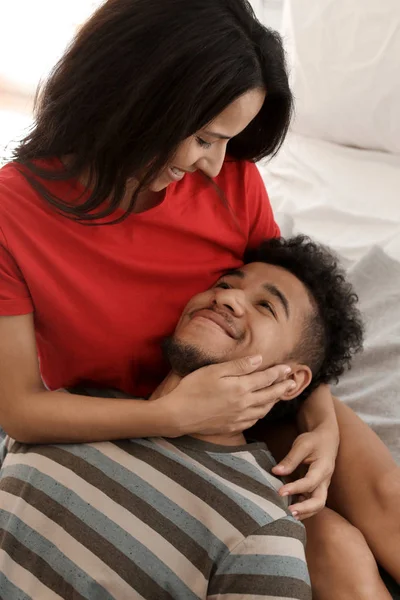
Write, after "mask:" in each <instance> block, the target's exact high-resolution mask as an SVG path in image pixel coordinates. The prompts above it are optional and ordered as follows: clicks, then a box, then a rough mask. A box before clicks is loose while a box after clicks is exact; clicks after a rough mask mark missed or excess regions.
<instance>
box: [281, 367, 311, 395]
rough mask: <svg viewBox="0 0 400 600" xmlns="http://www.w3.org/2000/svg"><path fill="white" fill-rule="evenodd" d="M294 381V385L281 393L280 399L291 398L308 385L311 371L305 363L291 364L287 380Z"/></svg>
mask: <svg viewBox="0 0 400 600" xmlns="http://www.w3.org/2000/svg"><path fill="white" fill-rule="evenodd" d="M290 379H291V380H292V381H294V383H295V384H296V387H295V388H293V389H292V390H289V391H288V392H286V394H283V396H282V398H281V400H293V398H296V397H297V396H299V395H300V394H301V392H302V391H303V390H304V389H305V388H306V387H307V386H309V385H310V383H311V380H312V373H311V369H310V367H307V365H292V373H291V375H290V376H289V377H288V380H290Z"/></svg>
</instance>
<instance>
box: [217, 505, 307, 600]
mask: <svg viewBox="0 0 400 600" xmlns="http://www.w3.org/2000/svg"><path fill="white" fill-rule="evenodd" d="M304 545H305V531H304V527H303V526H302V525H301V524H300V523H299V522H298V521H296V520H295V519H293V518H292V517H289V516H286V517H283V518H282V519H279V520H278V521H274V522H273V523H268V525H265V526H264V527H261V528H260V529H258V530H257V531H256V532H255V533H253V534H252V535H250V536H248V537H247V538H245V539H244V540H243V541H242V542H241V543H240V544H238V545H237V546H236V547H235V548H234V549H233V550H232V551H231V552H230V553H229V555H228V556H227V557H226V558H225V559H224V560H223V562H222V563H221V564H220V566H219V567H218V569H217V571H216V573H215V575H214V577H213V578H212V579H211V581H210V585H209V589H208V595H207V600H217V599H218V600H234V599H237V598H241V600H250V599H251V598H255V597H256V596H260V597H272V598H275V597H283V598H292V599H293V600H311V597H312V596H311V586H310V579H309V575H308V570H307V564H306V559H305V551H304Z"/></svg>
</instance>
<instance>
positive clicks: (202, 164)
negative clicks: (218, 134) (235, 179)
mask: <svg viewBox="0 0 400 600" xmlns="http://www.w3.org/2000/svg"><path fill="white" fill-rule="evenodd" d="M207 152H208V154H207V155H206V156H203V157H202V158H201V159H200V160H199V161H198V162H197V168H198V169H200V171H203V173H205V174H206V175H208V177H212V178H213V177H217V175H219V173H220V171H221V169H222V165H223V164H224V160H225V155H226V146H220V147H215V148H212V149H210V150H208V151H207Z"/></svg>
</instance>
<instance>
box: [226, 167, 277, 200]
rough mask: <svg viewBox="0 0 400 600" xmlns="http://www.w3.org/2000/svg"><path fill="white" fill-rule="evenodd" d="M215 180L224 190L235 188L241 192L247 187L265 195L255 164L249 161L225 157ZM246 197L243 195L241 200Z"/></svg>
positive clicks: (246, 189)
mask: <svg viewBox="0 0 400 600" xmlns="http://www.w3.org/2000/svg"><path fill="white" fill-rule="evenodd" d="M215 181H216V183H217V185H219V186H221V188H223V189H224V190H229V189H232V190H234V189H236V190H240V191H242V192H243V191H248V190H249V189H259V190H260V191H261V192H263V193H265V195H267V193H266V189H265V186H264V182H263V180H262V177H261V175H260V172H259V170H258V168H257V166H256V165H255V164H254V163H252V162H249V161H245V160H234V159H231V158H229V157H227V158H226V160H225V162H224V164H223V166H222V169H221V172H220V173H219V175H218V176H217V177H216V178H215ZM246 199H247V195H246V196H244V197H243V200H246Z"/></svg>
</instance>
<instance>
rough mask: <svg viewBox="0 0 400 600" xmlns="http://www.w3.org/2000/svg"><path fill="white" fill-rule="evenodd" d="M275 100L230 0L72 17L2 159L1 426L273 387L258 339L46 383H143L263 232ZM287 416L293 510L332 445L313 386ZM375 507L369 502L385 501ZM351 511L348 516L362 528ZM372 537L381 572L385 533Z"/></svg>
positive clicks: (208, 406)
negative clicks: (189, 358) (176, 376)
mask: <svg viewBox="0 0 400 600" xmlns="http://www.w3.org/2000/svg"><path fill="white" fill-rule="evenodd" d="M291 110H292V96H291V93H290V89H289V86H288V81H287V74H286V70H285V64H284V55H283V51H282V46H281V42H280V39H279V37H278V36H277V35H276V34H273V33H271V32H270V31H267V30H265V29H264V28H263V27H262V26H261V25H260V24H259V23H258V22H257V21H256V20H255V18H254V16H253V14H252V12H251V10H250V9H249V7H248V5H247V3H245V2H244V1H243V0H190V2H187V0H169V2H162V1H161V0H109V1H108V2H106V3H105V5H104V6H103V7H101V8H100V9H99V10H98V11H97V13H95V15H94V16H93V17H92V18H91V19H90V20H89V21H88V23H87V24H86V25H85V26H84V27H83V28H82V30H81V31H80V32H79V34H78V36H77V38H76V39H75V40H74V42H73V43H72V45H71V46H70V48H69V49H68V51H67V53H66V54H65V56H64V57H63V58H62V59H61V61H60V62H59V64H58V65H57V66H56V68H55V70H54V71H53V73H52V75H51V76H50V78H49V80H48V82H47V84H46V86H45V87H44V89H43V90H42V92H41V94H40V97H39V104H38V109H37V117H36V123H35V125H34V127H33V129H32V131H31V133H30V134H29V135H28V136H27V138H26V139H25V140H24V141H23V142H22V143H21V145H20V146H19V147H18V148H17V150H16V152H15V162H14V163H10V164H9V165H7V166H6V167H4V169H3V170H2V171H1V175H0V213H1V214H0V226H1V233H0V236H1V249H0V282H1V283H0V314H1V315H3V316H2V317H0V423H1V425H2V426H3V428H4V429H5V431H6V432H7V433H8V434H9V435H10V436H11V437H13V438H15V439H18V440H20V441H22V442H27V443H55V442H77V441H78V442H85V441H95V440H99V441H101V440H110V439H118V438H127V437H140V436H150V435H164V436H171V437H172V436H179V435H182V434H184V433H195V432H198V433H200V432H206V431H208V432H210V431H224V430H227V429H228V430H230V431H232V430H238V431H239V430H244V429H246V428H248V427H249V426H250V425H252V424H253V423H254V422H255V421H256V420H257V419H258V418H260V417H261V416H263V415H265V414H266V412H268V410H269V408H270V406H271V404H273V403H274V402H276V401H277V400H278V399H279V398H280V396H281V395H282V394H283V393H284V392H285V391H286V389H287V388H288V387H289V386H290V383H291V382H290V376H289V377H288V373H287V367H286V366H285V365H280V366H277V367H275V368H273V369H270V370H268V371H266V372H257V366H258V365H259V362H258V360H257V357H249V359H248V360H247V361H243V362H241V363H232V364H224V365H219V366H218V367H217V368H214V369H213V371H212V372H211V371H210V370H208V369H207V368H205V369H202V370H200V371H198V372H197V373H196V374H194V375H192V376H191V380H190V382H189V383H188V382H187V381H185V380H183V382H182V383H181V385H180V386H178V388H177V390H176V391H175V392H174V393H172V394H170V395H168V396H165V397H164V398H161V399H159V400H158V401H157V402H154V403H148V402H145V401H144V400H131V401H126V400H116V399H110V400H108V399H104V398H103V399H102V398H86V397H80V396H73V397H71V396H69V395H66V394H64V393H63V392H62V390H61V388H64V387H68V386H73V385H75V384H77V383H82V382H85V381H86V382H95V383H96V384H97V385H101V386H105V387H109V388H110V387H111V388H112V387H113V388H120V389H121V390H123V391H124V392H126V393H130V394H134V395H135V396H139V397H142V398H144V397H145V396H146V395H148V394H149V392H150V391H151V390H152V389H153V388H154V387H156V385H157V383H158V382H159V381H160V380H161V379H162V377H163V375H164V373H165V371H164V370H165V365H164V363H163V360H162V356H161V354H160V353H159V350H158V348H159V343H160V340H161V339H162V338H163V337H164V336H165V335H167V334H168V333H169V332H170V330H171V329H172V327H173V324H174V323H175V321H176V319H177V316H178V315H179V314H180V311H181V309H182V307H183V306H184V304H185V303H186V301H187V300H188V299H189V298H190V297H191V296H192V295H193V294H194V293H196V292H197V291H199V290H202V289H204V288H205V287H207V286H208V285H209V284H211V283H212V282H213V281H214V280H215V279H216V278H217V277H218V275H219V274H220V273H221V272H223V271H224V270H226V269H229V268H232V267H236V266H238V265H239V264H240V263H241V260H242V256H243V253H244V252H245V250H246V248H247V247H249V246H255V245H257V244H258V243H259V242H260V241H261V239H263V238H264V237H269V236H276V235H278V233H279V229H278V227H277V225H276V224H275V222H274V219H273V215H272V211H271V207H270V205H269V201H268V197H267V194H266V191H265V188H264V186H263V183H262V181H261V179H260V177H259V175H258V172H257V169H256V167H255V166H254V164H253V163H252V161H254V160H258V159H260V158H263V157H266V156H271V155H273V154H274V153H275V152H276V151H277V150H278V149H279V147H280V145H281V143H282V142H283V140H284V137H285V134H286V131H287V128H288V125H289V121H290V115H291ZM37 353H38V354H39V363H38V360H37ZM39 365H40V368H39ZM42 379H43V380H44V382H45V383H44V384H43V383H42ZM194 383H195V384H196V385H194ZM200 400H201V401H200ZM337 410H338V417H339V427H340V428H342V423H343V419H342V416H341V410H342V407H340V409H337ZM349 418H350V417H349ZM351 419H352V421H353V423H354V429H353V432H354V435H351V434H350V435H349V432H348V431H347V430H344V431H341V434H342V443H343V444H345V443H347V444H350V449H351V452H352V454H357V452H358V446H357V441H358V437H362V436H363V435H367V434H366V433H365V431H366V430H367V431H368V428H367V427H365V426H364V425H363V424H362V423H361V421H359V420H358V419H357V418H356V417H355V415H352V416H351ZM299 424H300V426H301V428H302V429H303V431H304V432H307V431H308V432H309V433H304V434H303V435H302V436H300V437H299V438H297V440H296V442H295V445H294V446H293V449H292V450H291V452H290V453H289V455H288V457H287V458H286V462H283V463H282V464H281V465H280V468H279V467H277V469H276V472H277V473H279V474H285V473H290V472H291V471H292V470H293V469H294V467H295V466H297V465H298V464H299V463H300V462H305V463H307V464H311V467H310V469H309V471H308V474H307V476H306V477H305V478H304V479H302V480H299V481H298V482H296V483H293V484H291V485H289V486H288V487H284V488H282V493H285V491H294V492H295V493H303V494H306V493H309V494H310V498H309V499H307V500H305V501H304V502H302V503H301V504H297V505H295V506H293V507H292V509H293V513H294V514H295V515H296V516H299V517H305V516H309V515H311V514H313V513H314V512H315V511H316V510H317V509H319V508H321V507H322V505H323V504H324V503H325V499H326V495H327V488H328V485H329V480H330V477H331V475H332V471H333V465H334V461H335V457H336V453H337V446H338V434H337V422H336V418H335V410H334V405H333V402H332V399H331V396H330V394H329V391H328V390H327V389H325V388H320V389H319V390H317V391H316V392H315V393H314V394H313V395H312V396H311V397H310V399H309V400H308V401H307V402H306V403H305V404H304V405H303V407H302V409H301V411H300V414H299ZM357 431H358V432H359V434H357ZM368 434H369V431H368ZM372 446H373V448H376V449H377V450H376V451H379V449H380V443H379V441H378V440H377V438H375V437H374V439H373V443H372ZM385 461H386V462H384V465H383V466H385V465H386V467H385V469H386V471H387V472H389V471H390V472H391V473H392V471H394V469H393V466H392V463H391V462H390V459H389V458H386V457H385ZM339 465H340V469H337V472H336V475H335V477H336V479H337V481H336V487H339V488H341V487H342V484H343V481H344V480H345V479H346V476H347V473H348V471H347V468H346V465H341V463H340V462H339ZM381 467H382V465H380V468H381ZM375 473H376V471H375V472H374V473H371V471H370V469H365V468H360V469H359V471H358V472H356V473H354V479H355V480H356V481H359V480H362V481H364V482H365V481H366V478H367V480H368V482H373V485H372V483H371V485H370V486H369V487H368V485H367V486H366V487H367V489H368V490H369V489H371V490H373V491H375V490H376V489H377V490H378V491H379V494H381V495H380V496H379V495H378V496H377V498H378V499H377V498H374V497H372V496H371V502H373V505H372V506H373V510H375V512H376V514H377V513H378V510H380V508H381V505H382V506H383V505H384V503H385V502H389V501H391V497H392V494H391V488H390V486H388V485H387V481H388V478H387V477H385V478H384V484H385V486H382V487H381V486H380V483H379V482H380V481H381V479H380V477H378V480H377V482H375ZM371 493H372V492H371ZM378 500H379V501H378ZM346 503H347V504H346V507H343V506H342V505H341V504H340V502H339V504H338V507H337V508H338V510H340V511H341V512H343V511H344V508H346V509H348V508H349V506H350V507H352V506H356V505H357V504H358V496H357V493H352V494H350V495H349V498H347V500H346ZM382 503H383V504H382ZM388 507H389V510H386V513H385V518H389V516H391V515H392V514H394V512H393V513H392V512H391V511H395V510H397V507H394V508H392V507H391V506H389V505H386V504H385V509H386V508H388ZM382 514H383V512H382ZM379 516H380V513H379ZM383 518H384V517H382V519H383ZM369 525H370V523H369V521H368V520H361V522H360V523H357V526H358V527H359V528H360V529H361V531H362V532H363V533H365V532H367V531H368V532H369V531H370V530H369V529H368V526H369ZM365 534H366V533H365ZM366 535H367V534H366ZM368 535H369V533H368ZM370 537H371V540H372V542H373V541H374V539H375V538H377V537H379V536H378V535H377V534H376V532H375V531H374V532H373V533H372V534H371V536H370ZM371 540H368V541H369V543H370V544H371ZM375 545H376V547H377V548H378V547H379V548H380V546H379V543H378V542H377V543H376V544H375ZM318 552H320V549H318ZM386 553H388V554H389V558H387V557H386ZM377 556H378V558H379V559H380V560H381V561H382V562H383V563H384V565H385V566H387V568H390V569H392V572H393V573H394V571H395V569H396V568H397V566H398V565H394V564H393V560H392V562H391V560H390V556H391V553H390V552H388V549H387V546H385V548H382V549H381V550H379V549H378V551H377ZM335 568H336V565H335V564H334V561H333V562H332V569H335ZM324 593H325V596H323V595H322V596H321V597H324V598H329V593H330V589H328V590H325V591H324V590H323V591H322V594H324ZM367 597H368V598H369V597H370V596H366V595H365V596H363V598H367ZM375 597H376V596H375Z"/></svg>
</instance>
